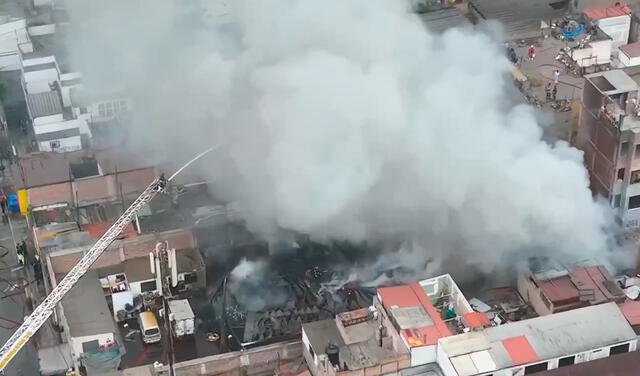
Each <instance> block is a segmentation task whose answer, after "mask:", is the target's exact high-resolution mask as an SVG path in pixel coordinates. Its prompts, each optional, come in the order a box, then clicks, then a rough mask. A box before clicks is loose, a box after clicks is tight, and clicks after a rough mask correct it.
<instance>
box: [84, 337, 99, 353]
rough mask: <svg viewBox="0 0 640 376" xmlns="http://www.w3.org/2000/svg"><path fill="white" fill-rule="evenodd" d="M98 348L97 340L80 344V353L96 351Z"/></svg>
mask: <svg viewBox="0 0 640 376" xmlns="http://www.w3.org/2000/svg"><path fill="white" fill-rule="evenodd" d="M99 347H100V343H98V340H97V339H95V340H93V341H88V342H82V352H87V351H91V350H97V349H98V348H99Z"/></svg>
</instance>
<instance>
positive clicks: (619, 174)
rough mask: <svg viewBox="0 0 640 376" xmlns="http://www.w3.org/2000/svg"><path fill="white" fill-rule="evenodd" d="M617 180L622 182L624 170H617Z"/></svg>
mask: <svg viewBox="0 0 640 376" xmlns="http://www.w3.org/2000/svg"><path fill="white" fill-rule="evenodd" d="M618 180H624V168H621V169H619V170H618Z"/></svg>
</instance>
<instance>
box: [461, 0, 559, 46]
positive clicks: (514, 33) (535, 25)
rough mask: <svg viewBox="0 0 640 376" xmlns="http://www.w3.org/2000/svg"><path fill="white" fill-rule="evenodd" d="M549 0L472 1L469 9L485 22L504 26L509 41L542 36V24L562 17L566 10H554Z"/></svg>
mask: <svg viewBox="0 0 640 376" xmlns="http://www.w3.org/2000/svg"><path fill="white" fill-rule="evenodd" d="M550 3H553V1H549V0H471V1H470V2H469V8H470V9H472V10H473V11H474V12H475V13H478V15H479V16H480V17H481V18H483V19H485V20H496V21H499V22H500V23H502V24H503V25H504V28H505V32H506V34H507V39H510V40H512V39H520V38H529V37H539V36H541V30H540V22H541V21H542V20H547V21H548V20H550V19H553V18H557V17H560V16H562V15H563V14H564V12H565V9H563V8H560V9H554V8H553V7H552V6H551V5H549V4H550Z"/></svg>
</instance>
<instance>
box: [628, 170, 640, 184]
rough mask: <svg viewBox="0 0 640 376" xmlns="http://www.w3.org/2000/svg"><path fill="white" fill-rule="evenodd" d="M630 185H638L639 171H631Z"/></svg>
mask: <svg viewBox="0 0 640 376" xmlns="http://www.w3.org/2000/svg"><path fill="white" fill-rule="evenodd" d="M629 182H630V183H631V184H636V183H640V170H635V171H631V180H630V181H629Z"/></svg>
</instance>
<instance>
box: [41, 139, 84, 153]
mask: <svg viewBox="0 0 640 376" xmlns="http://www.w3.org/2000/svg"><path fill="white" fill-rule="evenodd" d="M38 150H40V151H54V152H57V153H67V152H70V151H77V150H82V138H81V137H80V136H72V137H66V138H58V139H55V140H49V141H42V142H39V143H38Z"/></svg>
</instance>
